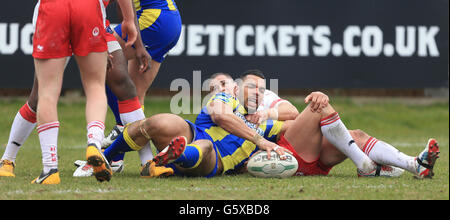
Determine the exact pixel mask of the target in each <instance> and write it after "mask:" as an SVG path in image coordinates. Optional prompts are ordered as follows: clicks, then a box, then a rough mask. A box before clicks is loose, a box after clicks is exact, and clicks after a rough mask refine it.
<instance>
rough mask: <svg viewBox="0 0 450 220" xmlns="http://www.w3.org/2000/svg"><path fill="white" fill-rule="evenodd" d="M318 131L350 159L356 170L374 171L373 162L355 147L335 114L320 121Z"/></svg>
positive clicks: (348, 133)
mask: <svg viewBox="0 0 450 220" xmlns="http://www.w3.org/2000/svg"><path fill="white" fill-rule="evenodd" d="M320 129H321V130H322V134H323V136H324V137H325V138H326V139H327V140H328V141H330V143H332V144H333V145H334V146H335V147H336V148H337V149H338V150H339V151H341V152H342V153H343V154H345V155H346V156H347V157H348V158H350V159H351V160H352V161H353V163H354V164H355V165H356V167H357V168H358V169H360V170H361V171H363V172H370V171H372V170H373V169H375V165H374V164H373V161H372V160H371V159H370V158H369V157H368V156H367V155H366V154H364V152H362V150H361V149H360V148H359V147H358V145H356V143H355V141H354V140H353V138H352V136H351V135H350V132H349V131H348V130H347V128H346V127H345V125H344V123H342V121H341V119H340V117H339V114H338V113H337V112H335V113H333V114H330V115H329V116H327V117H325V118H323V119H322V120H320Z"/></svg>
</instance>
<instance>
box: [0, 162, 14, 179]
mask: <svg viewBox="0 0 450 220" xmlns="http://www.w3.org/2000/svg"><path fill="white" fill-rule="evenodd" d="M14 167H15V164H14V162H12V161H9V160H2V161H0V177H2V176H3V177H16V175H14Z"/></svg>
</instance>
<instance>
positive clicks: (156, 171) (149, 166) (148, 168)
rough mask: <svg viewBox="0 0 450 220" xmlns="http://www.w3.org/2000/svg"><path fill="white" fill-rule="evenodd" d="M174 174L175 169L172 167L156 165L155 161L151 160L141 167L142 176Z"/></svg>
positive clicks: (151, 176)
mask: <svg viewBox="0 0 450 220" xmlns="http://www.w3.org/2000/svg"><path fill="white" fill-rule="evenodd" d="M173 174H174V171H173V169H172V168H170V167H165V166H156V163H155V161H152V160H149V161H147V163H146V164H145V165H144V166H142V167H141V177H142V178H153V177H167V176H171V175H173Z"/></svg>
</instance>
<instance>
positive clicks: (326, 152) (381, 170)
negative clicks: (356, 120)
mask: <svg viewBox="0 0 450 220" xmlns="http://www.w3.org/2000/svg"><path fill="white" fill-rule="evenodd" d="M349 132H350V134H351V136H352V137H353V140H354V141H355V143H356V145H358V147H359V148H360V149H361V150H363V148H364V145H365V143H366V142H367V140H368V139H369V138H370V137H369V136H368V135H367V134H366V133H364V132H363V131H361V130H350V131H349ZM321 148H322V152H321V154H320V160H319V162H320V165H321V167H328V168H331V167H333V166H335V165H337V164H339V163H341V162H343V161H344V160H345V159H347V156H346V155H344V154H343V153H342V152H341V151H339V150H338V149H337V148H336V147H335V146H334V145H333V144H331V143H330V142H329V141H328V140H327V139H326V138H323V140H322V146H321ZM368 156H369V158H370V159H372V160H374V159H373V158H372V157H370V155H368ZM374 161H375V162H376V163H377V164H376V167H377V168H376V169H375V170H373V171H371V172H370V173H362V172H361V171H359V170H358V176H364V177H376V176H386V177H398V176H401V175H402V174H403V171H404V170H403V169H400V168H397V167H394V166H390V165H388V164H382V163H378V161H376V160H374Z"/></svg>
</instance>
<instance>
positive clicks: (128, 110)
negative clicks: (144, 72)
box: [118, 96, 145, 125]
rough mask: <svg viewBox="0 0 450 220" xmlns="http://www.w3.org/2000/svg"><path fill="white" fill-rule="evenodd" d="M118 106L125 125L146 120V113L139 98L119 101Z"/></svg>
mask: <svg viewBox="0 0 450 220" xmlns="http://www.w3.org/2000/svg"><path fill="white" fill-rule="evenodd" d="M118 104H119V113H120V118H121V119H122V124H123V125H126V124H128V123H132V122H135V121H139V120H142V119H144V118H145V114H144V111H143V110H142V108H141V103H140V102H139V99H138V97H137V96H136V97H134V98H132V99H128V100H125V101H118Z"/></svg>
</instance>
